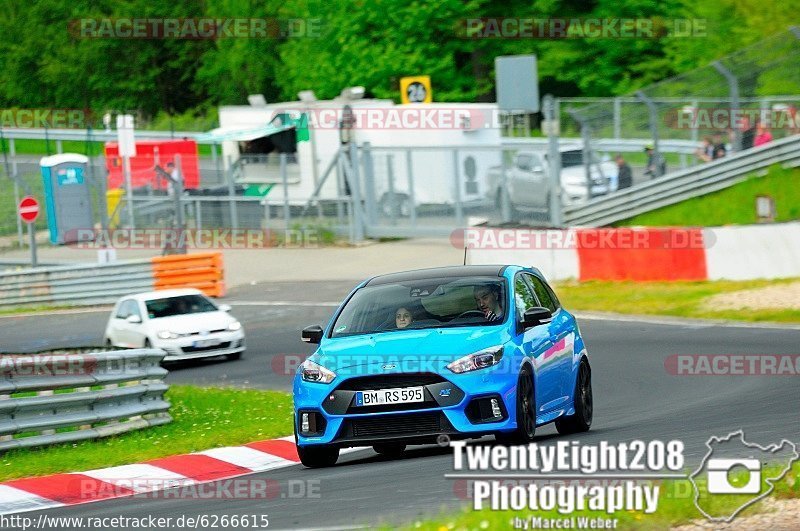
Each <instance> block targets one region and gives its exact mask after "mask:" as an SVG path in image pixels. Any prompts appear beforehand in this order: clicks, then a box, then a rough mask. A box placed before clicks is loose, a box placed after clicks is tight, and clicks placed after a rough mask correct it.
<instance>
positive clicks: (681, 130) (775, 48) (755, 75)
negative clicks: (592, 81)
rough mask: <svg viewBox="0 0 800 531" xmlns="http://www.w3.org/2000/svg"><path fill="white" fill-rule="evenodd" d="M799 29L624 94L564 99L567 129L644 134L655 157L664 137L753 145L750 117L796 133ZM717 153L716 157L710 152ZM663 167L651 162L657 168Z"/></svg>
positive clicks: (589, 138)
mask: <svg viewBox="0 0 800 531" xmlns="http://www.w3.org/2000/svg"><path fill="white" fill-rule="evenodd" d="M798 94H800V29H798V28H796V27H793V28H791V29H790V30H789V31H785V32H783V33H779V34H776V35H774V36H772V37H770V38H767V39H764V40H762V41H759V42H757V43H755V44H753V45H751V46H749V47H747V48H743V49H742V50H740V51H738V52H735V53H733V54H730V55H728V56H725V57H723V58H721V59H719V60H717V61H714V62H713V63H711V64H709V65H707V66H703V67H701V68H697V69H694V70H691V71H689V72H686V73H684V74H681V75H678V76H675V77H672V78H668V79H665V80H663V81H661V82H658V83H655V84H653V85H650V86H647V87H645V88H643V89H641V90H639V91H637V92H636V93H635V94H631V95H629V96H627V97H619V98H605V99H596V100H595V101H592V100H588V101H587V100H562V101H561V103H560V116H561V123H562V124H566V126H565V127H564V128H562V129H563V130H564V132H565V133H567V134H569V131H570V130H571V131H573V132H574V133H580V134H581V136H582V137H583V138H584V139H585V141H586V142H587V144H589V146H590V149H594V144H595V142H596V141H597V139H601V138H602V139H606V138H615V139H619V138H648V139H649V140H650V143H651V144H652V145H653V151H654V155H653V156H654V158H655V160H658V159H659V158H663V157H662V155H663V153H664V152H665V150H664V147H663V140H664V139H673V140H674V139H684V140H691V141H693V142H695V143H696V148H700V149H702V147H703V146H702V144H701V142H703V141H704V140H707V141H708V142H710V143H712V145H719V144H725V145H726V151H733V152H737V151H741V150H742V149H748V148H750V147H753V140H754V136H755V134H756V130H755V126H756V123H755V122H756V121H758V122H759V123H761V124H763V125H766V126H768V129H769V131H770V133H771V135H772V137H773V139H780V138H784V137H786V136H791V135H794V134H798V133H800V127H799V126H798V124H797V118H798V114H797V109H798V108H799V107H800V96H798ZM715 158H716V157H715ZM665 162H666V163H667V168H666V171H667V172H669V171H674V170H675V169H678V168H685V167H687V162H688V163H689V164H688V165H690V166H691V165H695V164H701V163H703V162H704V161H703V160H702V158H701V157H690V158H688V159H687V158H686V157H682V158H681V159H680V163H679V165H678V167H676V161H674V160H671V161H670V160H666V161H665ZM663 173H664V172H663V171H661V169H660V168H659V167H658V165H656V167H655V175H653V177H658V176H660V175H661V174H663Z"/></svg>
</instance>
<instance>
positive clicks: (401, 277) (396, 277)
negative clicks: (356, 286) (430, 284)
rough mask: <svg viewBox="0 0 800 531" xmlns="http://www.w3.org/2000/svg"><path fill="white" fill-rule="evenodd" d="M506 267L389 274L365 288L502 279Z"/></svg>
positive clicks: (419, 270)
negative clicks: (430, 281)
mask: <svg viewBox="0 0 800 531" xmlns="http://www.w3.org/2000/svg"><path fill="white" fill-rule="evenodd" d="M506 267H508V266H506V265H468V266H463V265H461V266H448V267H432V268H428V269H415V270H413V271H402V272H399V273H389V274H386V275H379V276H377V277H373V278H371V279H369V280H368V281H367V283H366V284H365V286H379V285H382V284H392V283H395V282H404V281H408V280H424V279H428V278H448V277H453V278H456V277H502V276H503V272H504V271H505V269H506Z"/></svg>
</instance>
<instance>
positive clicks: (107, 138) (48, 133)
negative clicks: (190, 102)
mask: <svg viewBox="0 0 800 531" xmlns="http://www.w3.org/2000/svg"><path fill="white" fill-rule="evenodd" d="M87 131H89V132H88V133H87ZM204 134H205V133H202V132H197V131H149V130H147V129H137V130H136V138H138V139H140V140H148V139H153V140H162V139H163V140H168V139H175V140H181V139H183V138H190V139H195V137H201V136H202V135H204ZM3 136H5V137H6V138H8V139H32V140H45V139H48V140H77V141H79V142H85V141H86V140H92V141H94V142H117V141H118V140H119V136H118V133H117V131H116V130H114V131H106V130H105V129H91V130H87V129H44V128H33V127H32V128H15V127H12V128H5V127H4V128H3ZM195 140H196V142H197V143H198V144H213V143H214V142H212V141H209V140H204V139H203V138H197V139H195Z"/></svg>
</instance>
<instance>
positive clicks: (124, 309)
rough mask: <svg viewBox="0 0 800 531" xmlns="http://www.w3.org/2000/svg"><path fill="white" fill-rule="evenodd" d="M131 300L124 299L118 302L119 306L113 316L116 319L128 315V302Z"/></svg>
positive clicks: (124, 317)
mask: <svg viewBox="0 0 800 531" xmlns="http://www.w3.org/2000/svg"><path fill="white" fill-rule="evenodd" d="M130 302H131V300H130V299H128V300H124V301H122V302H121V303H120V304H119V308H117V315H115V317H116V318H117V319H127V318H128V316H129V315H130V304H129V303H130Z"/></svg>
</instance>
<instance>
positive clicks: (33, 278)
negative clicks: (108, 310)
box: [0, 260, 153, 307]
mask: <svg viewBox="0 0 800 531" xmlns="http://www.w3.org/2000/svg"><path fill="white" fill-rule="evenodd" d="M152 289H153V268H152V264H151V262H150V260H130V261H125V262H115V263H110V264H87V265H84V264H78V265H65V266H55V267H39V268H35V269H27V270H19V271H11V272H3V273H0V307H2V306H21V305H50V304H55V305H64V306H67V305H91V304H103V303H109V302H114V300H116V299H117V298H119V297H121V296H123V295H127V294H129V293H136V292H137V291H150V290H152Z"/></svg>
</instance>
